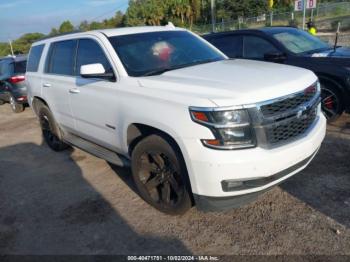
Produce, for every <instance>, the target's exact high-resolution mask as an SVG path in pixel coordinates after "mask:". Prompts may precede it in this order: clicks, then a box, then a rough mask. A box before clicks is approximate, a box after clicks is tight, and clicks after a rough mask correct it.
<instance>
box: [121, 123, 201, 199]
mask: <svg viewBox="0 0 350 262" xmlns="http://www.w3.org/2000/svg"><path fill="white" fill-rule="evenodd" d="M164 129H165V128H164V127H163V128H157V127H154V126H151V125H147V124H142V123H131V124H129V125H128V127H127V137H126V144H127V148H128V154H129V156H130V157H131V155H132V151H133V149H134V148H135V146H136V145H137V143H138V142H140V141H141V140H142V139H143V138H145V137H147V136H150V135H154V134H155V135H160V136H161V137H163V138H165V139H166V140H167V141H168V142H169V143H170V144H171V145H172V146H174V149H175V150H176V151H177V152H178V153H179V155H180V157H181V158H182V159H181V160H182V161H183V163H184V165H185V168H186V170H187V179H188V182H189V185H190V190H191V198H192V203H194V199H193V195H192V194H193V193H192V192H193V189H194V187H195V186H196V183H195V178H194V177H193V176H192V175H191V170H190V165H189V164H188V163H187V161H186V160H187V159H188V158H187V157H186V154H187V152H186V150H185V148H184V147H183V146H182V144H181V142H180V141H179V139H178V138H177V137H176V136H174V135H172V132H171V131H170V128H169V129H166V131H165V130H164ZM195 190H196V189H195ZM196 192H197V191H196Z"/></svg>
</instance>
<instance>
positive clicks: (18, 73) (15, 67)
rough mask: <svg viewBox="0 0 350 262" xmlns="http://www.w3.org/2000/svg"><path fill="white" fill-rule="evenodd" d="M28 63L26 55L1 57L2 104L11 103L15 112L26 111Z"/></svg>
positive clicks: (0, 83) (0, 84)
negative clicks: (26, 73) (26, 72)
mask: <svg viewBox="0 0 350 262" xmlns="http://www.w3.org/2000/svg"><path fill="white" fill-rule="evenodd" d="M26 65H27V56H26V55H21V56H15V57H12V56H11V57H4V58H1V59H0V105H2V104H4V103H10V105H11V109H12V111H13V112H15V113H20V112H22V111H24V109H25V106H26V105H27V86H26V83H25V77H24V74H25V71H26Z"/></svg>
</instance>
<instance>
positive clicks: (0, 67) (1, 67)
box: [0, 59, 13, 78]
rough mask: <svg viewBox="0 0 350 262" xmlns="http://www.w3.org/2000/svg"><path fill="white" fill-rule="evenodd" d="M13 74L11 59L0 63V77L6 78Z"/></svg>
mask: <svg viewBox="0 0 350 262" xmlns="http://www.w3.org/2000/svg"><path fill="white" fill-rule="evenodd" d="M12 74H13V62H12V59H11V60H9V59H5V60H3V61H2V62H1V63H0V77H1V78H7V77H9V76H11V75H12Z"/></svg>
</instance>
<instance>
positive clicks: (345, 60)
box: [309, 47, 350, 66]
mask: <svg viewBox="0 0 350 262" xmlns="http://www.w3.org/2000/svg"><path fill="white" fill-rule="evenodd" d="M309 57H312V58H315V59H318V60H320V61H325V62H336V63H337V64H338V65H344V66H350V48H347V47H338V48H336V50H334V49H330V50H326V51H322V52H317V53H313V54H311V55H309Z"/></svg>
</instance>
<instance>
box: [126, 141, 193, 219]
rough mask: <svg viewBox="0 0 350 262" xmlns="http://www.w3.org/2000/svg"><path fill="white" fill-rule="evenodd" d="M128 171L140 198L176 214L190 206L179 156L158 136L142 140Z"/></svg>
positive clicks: (186, 183)
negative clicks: (130, 171)
mask: <svg viewBox="0 0 350 262" xmlns="http://www.w3.org/2000/svg"><path fill="white" fill-rule="evenodd" d="M132 171H133V178H134V181H135V184H136V186H137V188H138V190H139V192H140V195H141V197H142V198H143V199H144V200H146V202H148V203H149V204H151V205H152V206H154V207H155V208H157V209H158V210H160V211H162V212H165V213H168V214H173V215H178V214H182V213H184V212H185V211H187V210H188V209H189V208H191V206H192V201H191V197H190V195H191V193H190V189H189V187H188V184H189V183H188V181H187V172H186V169H185V167H184V165H183V162H182V158H181V157H180V155H179V154H178V153H177V152H176V150H174V148H173V147H172V146H171V145H170V144H169V143H168V142H167V141H166V140H164V139H163V138H162V137H160V136H156V135H152V136H149V137H146V138H145V139H143V140H142V141H141V142H139V144H138V145H137V146H136V147H135V149H134V151H133V154H132Z"/></svg>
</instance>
